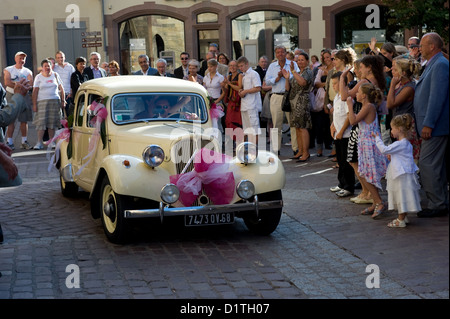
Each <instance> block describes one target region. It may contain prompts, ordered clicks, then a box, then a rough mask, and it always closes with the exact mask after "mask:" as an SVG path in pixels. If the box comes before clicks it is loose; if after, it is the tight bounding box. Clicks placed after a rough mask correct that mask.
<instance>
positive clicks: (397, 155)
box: [374, 113, 421, 228]
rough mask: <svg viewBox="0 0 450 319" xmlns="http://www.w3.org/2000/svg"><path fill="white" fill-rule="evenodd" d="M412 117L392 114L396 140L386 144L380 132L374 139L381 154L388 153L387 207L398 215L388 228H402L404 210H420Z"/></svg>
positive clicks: (404, 222)
mask: <svg viewBox="0 0 450 319" xmlns="http://www.w3.org/2000/svg"><path fill="white" fill-rule="evenodd" d="M413 128H414V127H413V117H412V116H411V115H410V114H408V113H406V114H401V115H397V116H395V117H394V118H393V119H392V121H391V134H392V136H393V137H394V138H396V139H397V141H396V142H394V143H392V144H390V145H389V146H385V145H384V143H383V141H382V140H381V138H380V136H379V135H376V137H375V140H376V143H377V147H378V149H379V150H380V152H381V153H383V154H385V155H390V156H391V162H390V164H389V166H388V169H387V173H386V179H387V187H386V189H387V191H388V202H389V210H397V211H398V218H396V219H394V220H393V221H391V222H390V223H389V224H388V227H396V228H397V227H405V226H406V224H407V223H408V218H407V216H406V214H407V213H413V212H420V211H421V206H420V195H419V189H420V185H419V183H418V179H417V175H416V172H417V170H418V167H417V166H416V164H415V163H414V157H413V146H412V145H411V143H410V142H409V141H408V136H409V135H410V134H411V132H412V130H413ZM374 136H375V135H374Z"/></svg>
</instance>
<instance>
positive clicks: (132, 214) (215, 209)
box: [124, 195, 283, 222]
mask: <svg viewBox="0 0 450 319" xmlns="http://www.w3.org/2000/svg"><path fill="white" fill-rule="evenodd" d="M281 207H283V201H282V200H273V201H264V202H260V201H259V200H258V196H257V195H255V197H254V201H253V202H246V203H236V204H228V205H206V206H190V207H167V206H166V204H164V203H162V202H160V203H159V208H155V209H134V210H125V211H124V217H125V218H147V217H159V218H160V219H161V222H162V221H163V219H164V217H170V216H192V215H205V214H216V213H237V212H246V213H249V214H252V213H256V215H257V216H258V215H259V211H260V210H266V209H275V208H281Z"/></svg>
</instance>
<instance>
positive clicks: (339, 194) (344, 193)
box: [335, 189, 353, 197]
mask: <svg viewBox="0 0 450 319" xmlns="http://www.w3.org/2000/svg"><path fill="white" fill-rule="evenodd" d="M335 194H336V195H337V196H339V197H346V196H350V195H353V193H352V192H350V191H348V190H346V189H342V190H340V191H339V192H336V193H335Z"/></svg>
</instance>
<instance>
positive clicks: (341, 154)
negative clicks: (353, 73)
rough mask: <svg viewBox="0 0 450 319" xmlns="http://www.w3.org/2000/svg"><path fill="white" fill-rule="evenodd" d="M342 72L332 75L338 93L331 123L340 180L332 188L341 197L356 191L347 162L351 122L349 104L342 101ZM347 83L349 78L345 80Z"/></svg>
mask: <svg viewBox="0 0 450 319" xmlns="http://www.w3.org/2000/svg"><path fill="white" fill-rule="evenodd" d="M341 75H342V72H336V73H334V74H333V75H332V76H331V85H332V86H333V90H334V91H335V92H337V93H336V96H335V97H334V102H333V108H334V112H333V123H331V127H330V131H331V136H332V137H333V139H334V144H335V146H336V158H337V161H338V164H339V171H338V181H339V184H338V186H336V187H332V188H330V190H331V191H332V192H335V193H336V195H337V196H339V197H346V196H349V195H352V194H353V192H354V191H355V173H354V171H353V168H352V167H351V166H350V163H349V162H347V148H348V139H349V137H350V130H351V126H350V122H349V120H348V116H347V113H348V106H347V103H346V102H345V101H342V99H341V94H340V93H339V85H340V84H339V80H340V76H341ZM344 83H345V84H346V85H347V78H345V82H344Z"/></svg>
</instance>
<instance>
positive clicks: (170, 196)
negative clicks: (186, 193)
mask: <svg viewBox="0 0 450 319" xmlns="http://www.w3.org/2000/svg"><path fill="white" fill-rule="evenodd" d="M179 197H180V190H179V189H178V187H177V186H176V185H174V184H167V185H165V186H164V187H163V188H162V189H161V199H162V200H163V201H164V202H165V203H167V204H173V203H175V202H176V201H177V200H178V198H179Z"/></svg>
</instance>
